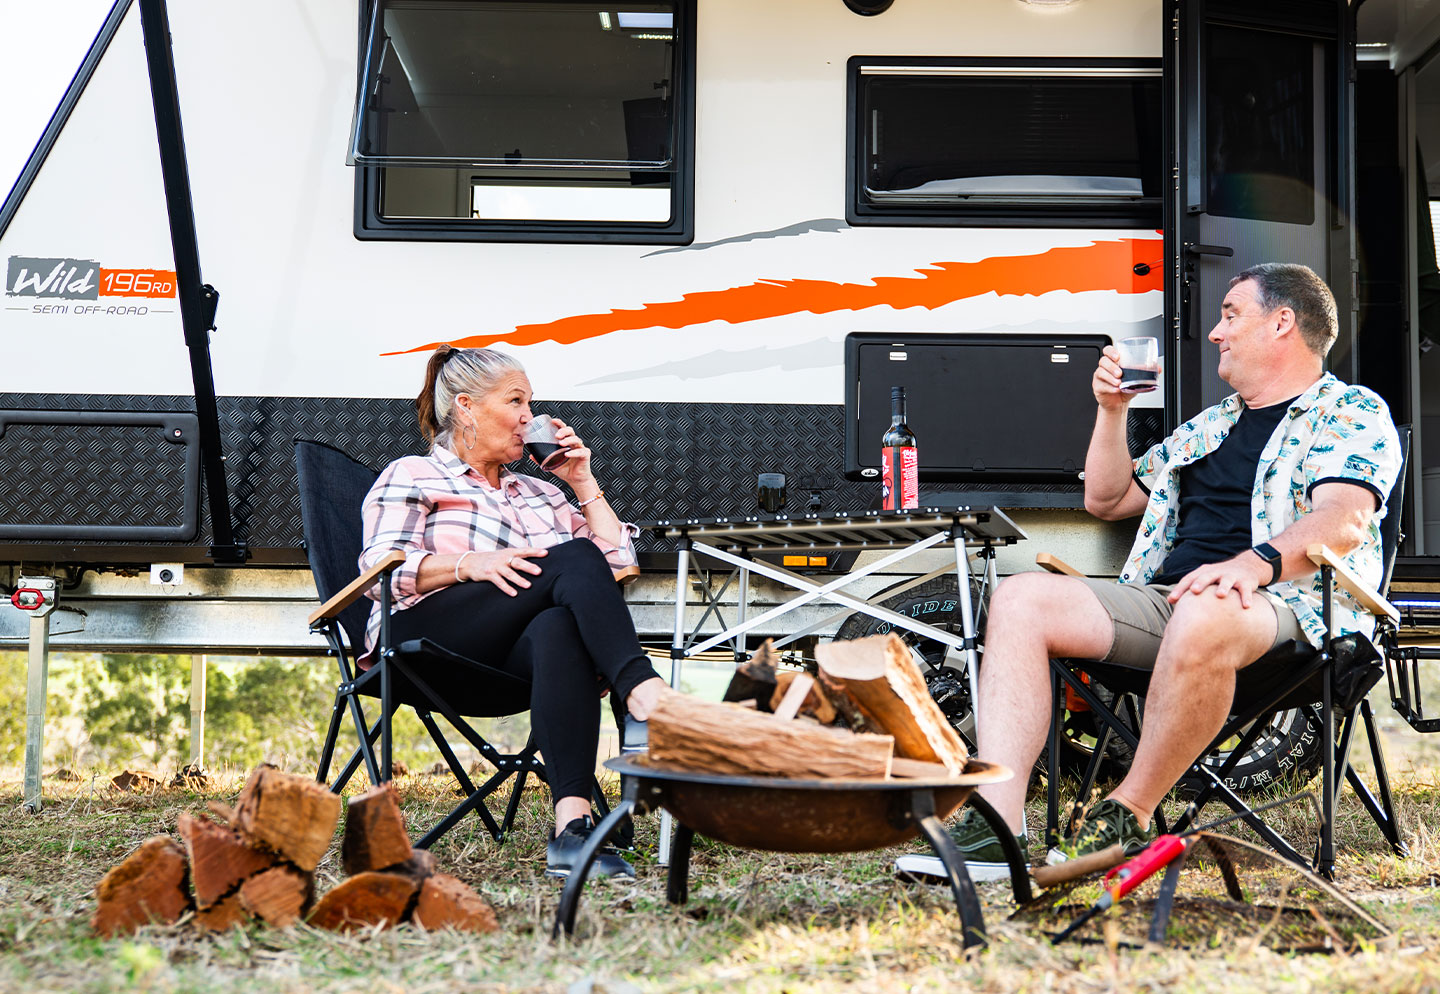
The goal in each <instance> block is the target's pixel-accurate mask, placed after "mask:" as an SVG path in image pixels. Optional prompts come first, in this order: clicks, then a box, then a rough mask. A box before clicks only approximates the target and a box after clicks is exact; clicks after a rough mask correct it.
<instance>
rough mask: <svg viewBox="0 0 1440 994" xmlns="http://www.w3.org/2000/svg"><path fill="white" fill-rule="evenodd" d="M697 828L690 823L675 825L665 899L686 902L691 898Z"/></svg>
mask: <svg viewBox="0 0 1440 994" xmlns="http://www.w3.org/2000/svg"><path fill="white" fill-rule="evenodd" d="M694 841H695V830H694V829H693V828H691V827H690V826H688V825H683V824H677V825H676V826H675V848H674V849H673V850H672V851H671V853H670V872H669V874H668V875H667V876H666V878H665V900H667V901H669V902H670V903H671V904H684V903H685V902H686V901H688V900H689V899H690V849H691V845H692V843H693V842H694Z"/></svg>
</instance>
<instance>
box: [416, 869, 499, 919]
mask: <svg viewBox="0 0 1440 994" xmlns="http://www.w3.org/2000/svg"><path fill="white" fill-rule="evenodd" d="M410 920H411V921H413V922H414V923H415V924H417V925H423V926H424V927H425V928H432V929H433V928H453V929H455V931H457V932H494V931H495V930H496V929H498V928H499V927H500V923H499V922H498V921H496V920H495V909H494V908H492V907H490V902H489V901H487V900H485V899H484V898H483V897H481V896H480V895H479V894H477V893H475V891H474V890H472V889H471V888H470V885H469V884H467V883H465V882H464V881H463V880H459V879H457V878H456V877H452V876H450V875H449V874H448V873H437V874H436V875H435V876H433V877H430V878H429V879H428V880H426V881H425V883H424V884H422V885H421V887H420V899H419V900H418V901H417V902H416V904H415V910H414V912H413V913H412V914H411V915H410Z"/></svg>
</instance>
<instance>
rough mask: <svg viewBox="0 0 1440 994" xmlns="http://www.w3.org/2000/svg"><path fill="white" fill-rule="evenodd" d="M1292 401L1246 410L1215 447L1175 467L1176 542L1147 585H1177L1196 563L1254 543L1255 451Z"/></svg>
mask: <svg viewBox="0 0 1440 994" xmlns="http://www.w3.org/2000/svg"><path fill="white" fill-rule="evenodd" d="M1294 400H1295V398H1293V397H1292V398H1290V400H1287V401H1285V402H1283V403H1280V404H1271V405H1270V406H1269V407H1247V408H1245V410H1243V411H1241V412H1240V420H1238V421H1236V422H1235V427H1233V428H1231V429H1230V434H1229V435H1227V436H1225V441H1223V442H1221V443H1220V447H1219V448H1217V449H1216V450H1215V451H1214V452H1211V453H1210V454H1209V455H1207V456H1205V457H1204V458H1202V459H1197V460H1196V461H1195V462H1193V463H1191V464H1190V465H1188V466H1186V467H1185V468H1183V469H1181V470H1180V524H1179V526H1178V527H1177V528H1176V531H1175V546H1174V548H1172V549H1171V550H1170V554H1169V555H1168V556H1166V557H1165V562H1164V563H1163V564H1162V565H1161V567H1160V571H1159V572H1158V573H1156V574H1155V578H1154V579H1153V580H1152V581H1151V582H1152V583H1177V582H1179V581H1180V580H1181V579H1182V578H1184V576H1185V574H1186V573H1189V572H1190V571H1191V570H1193V569H1195V568H1196V567H1199V566H1206V565H1209V564H1211V563H1219V562H1224V561H1225V560H1226V559H1230V558H1232V557H1234V556H1238V555H1239V554H1240V553H1242V552H1244V551H1245V550H1246V549H1248V548H1250V547H1251V546H1252V545H1254V544H1255V543H1254V541H1253V539H1252V538H1251V530H1250V525H1251V515H1250V497H1251V494H1252V493H1253V492H1254V489H1255V473H1256V470H1257V469H1258V467H1259V465H1260V453H1261V451H1263V450H1264V448H1265V443H1266V442H1268V441H1270V436H1271V435H1273V434H1275V428H1276V426H1277V425H1279V424H1280V419H1281V418H1283V417H1284V416H1285V412H1286V411H1288V410H1289V409H1290V405H1291V404H1292V403H1293V402H1294Z"/></svg>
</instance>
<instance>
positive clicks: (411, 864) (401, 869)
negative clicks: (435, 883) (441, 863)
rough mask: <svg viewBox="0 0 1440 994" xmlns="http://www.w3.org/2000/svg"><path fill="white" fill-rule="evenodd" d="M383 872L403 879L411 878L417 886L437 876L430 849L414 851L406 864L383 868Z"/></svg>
mask: <svg viewBox="0 0 1440 994" xmlns="http://www.w3.org/2000/svg"><path fill="white" fill-rule="evenodd" d="M381 872H383V873H395V874H399V875H400V876H402V877H409V878H410V879H411V880H414V881H415V882H416V883H417V884H418V883H422V882H424V881H425V879H426V878H427V877H433V876H434V875H435V857H434V856H432V855H431V854H430V850H428V849H412V850H411V851H410V858H409V859H407V860H405V862H403V863H396V864H395V865H393V866H386V867H382V868H381Z"/></svg>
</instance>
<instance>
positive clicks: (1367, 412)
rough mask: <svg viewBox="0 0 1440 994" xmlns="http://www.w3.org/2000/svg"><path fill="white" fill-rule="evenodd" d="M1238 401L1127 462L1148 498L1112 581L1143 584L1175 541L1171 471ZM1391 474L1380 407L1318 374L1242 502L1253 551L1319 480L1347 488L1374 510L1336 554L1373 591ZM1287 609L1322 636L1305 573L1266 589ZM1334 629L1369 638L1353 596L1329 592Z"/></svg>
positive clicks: (1204, 448) (1389, 428)
mask: <svg viewBox="0 0 1440 994" xmlns="http://www.w3.org/2000/svg"><path fill="white" fill-rule="evenodd" d="M1244 407H1245V405H1244V402H1243V401H1241V399H1240V395H1239V394H1231V395H1230V396H1229V397H1226V398H1225V399H1224V400H1222V401H1221V402H1220V403H1218V404H1216V405H1215V406H1214V407H1210V408H1207V409H1206V410H1204V411H1201V412H1200V413H1199V414H1198V415H1196V416H1195V417H1194V418H1192V419H1191V420H1189V421H1187V422H1185V423H1184V424H1182V425H1181V426H1180V427H1179V428H1177V429H1176V430H1175V431H1174V433H1173V434H1171V435H1170V437H1169V438H1166V439H1165V440H1164V441H1162V442H1160V443H1158V444H1156V445H1155V446H1153V447H1152V448H1151V449H1150V450H1149V451H1148V452H1146V453H1145V454H1144V455H1143V456H1141V457H1140V458H1139V459H1136V460H1135V479H1136V481H1137V482H1139V484H1140V485H1141V486H1142V487H1144V488H1145V489H1146V490H1147V491H1148V492H1149V494H1150V501H1149V503H1148V504H1147V505H1146V507H1145V513H1144V516H1143V517H1142V518H1141V521H1140V530H1139V532H1138V533H1137V534H1136V536H1135V544H1134V545H1133V546H1132V547H1131V549H1130V556H1129V558H1128V559H1126V561H1125V567H1124V569H1123V570H1121V572H1120V582H1121V583H1149V582H1150V580H1151V578H1152V577H1153V576H1154V575H1155V574H1156V573H1157V572H1158V571H1159V569H1160V566H1161V564H1162V563H1164V561H1165V557H1166V556H1167V555H1169V554H1170V550H1171V548H1172V547H1173V546H1174V544H1175V529H1176V526H1177V525H1178V524H1179V521H1180V470H1181V468H1182V467H1184V466H1187V465H1189V464H1190V463H1193V462H1195V461H1196V460H1198V459H1201V458H1203V457H1205V456H1206V455H1208V454H1209V453H1211V452H1214V451H1215V450H1216V449H1217V448H1219V447H1220V443H1221V442H1223V441H1225V438H1226V436H1228V435H1229V434H1230V429H1231V428H1232V427H1234V425H1235V422H1236V421H1238V420H1239V418H1240V413H1241V411H1243V410H1244ZM1399 473H1400V441H1399V437H1398V435H1397V434H1396V432H1395V425H1394V423H1393V422H1392V421H1391V420H1390V411H1389V408H1387V407H1386V406H1385V402H1384V401H1383V400H1381V399H1380V398H1379V397H1378V396H1377V395H1376V394H1375V393H1373V392H1372V391H1370V390H1367V389H1366V388H1364V387H1358V386H1349V385H1347V384H1345V383H1342V382H1340V381H1339V380H1338V379H1336V378H1335V377H1334V376H1333V375H1332V374H1330V373H1326V374H1325V375H1324V376H1322V377H1321V378H1320V379H1319V380H1317V381H1315V383H1314V384H1313V385H1311V387H1310V389H1308V390H1306V391H1305V392H1304V393H1303V394H1301V395H1300V396H1299V397H1297V398H1295V400H1293V401H1291V402H1290V409H1289V411H1288V412H1287V414H1286V416H1285V417H1283V418H1282V419H1281V420H1280V424H1279V426H1278V427H1277V428H1276V429H1275V433H1274V434H1273V435H1271V436H1270V440H1269V441H1268V442H1267V443H1265V448H1264V449H1263V450H1262V451H1261V453H1260V461H1259V463H1258V465H1257V466H1256V469H1255V487H1254V490H1253V492H1252V495H1251V498H1250V511H1251V532H1252V538H1253V541H1254V543H1255V544H1257V545H1258V544H1259V543H1261V542H1268V541H1270V540H1271V539H1273V538H1274V537H1275V536H1277V535H1279V534H1280V533H1281V532H1283V531H1284V530H1285V529H1286V528H1289V527H1290V526H1291V525H1292V524H1294V523H1295V521H1296V520H1297V519H1299V518H1301V517H1303V516H1304V515H1305V514H1307V513H1309V511H1310V510H1311V504H1310V495H1311V493H1312V492H1313V491H1314V489H1315V488H1316V487H1317V486H1319V485H1320V484H1322V483H1336V482H1343V483H1352V484H1357V485H1359V486H1362V487H1365V488H1366V489H1368V490H1370V491H1372V492H1373V493H1374V494H1375V496H1376V505H1377V508H1378V510H1377V511H1376V513H1375V514H1374V515H1373V516H1372V517H1371V519H1370V522H1369V524H1368V525H1367V526H1366V530H1365V538H1364V541H1362V542H1361V543H1360V545H1359V546H1357V547H1356V548H1355V549H1354V550H1352V551H1351V552H1350V553H1349V554H1348V555H1346V556H1345V557H1344V561H1345V564H1346V565H1347V566H1349V567H1350V569H1352V570H1353V571H1354V572H1355V574H1356V575H1357V576H1358V577H1359V578H1360V579H1361V580H1363V581H1364V582H1365V583H1367V584H1369V585H1371V586H1378V585H1379V583H1380V579H1381V574H1382V572H1383V570H1382V563H1381V552H1380V521H1381V519H1382V518H1384V517H1385V500H1386V498H1387V497H1388V496H1389V494H1390V489H1391V487H1393V486H1394V485H1395V481H1396V478H1397V477H1398V476H1399ZM1266 589H1267V590H1269V591H1270V592H1272V593H1274V594H1275V595H1277V596H1278V597H1280V598H1281V599H1282V600H1283V601H1284V602H1285V603H1286V604H1287V605H1289V607H1290V608H1291V609H1292V610H1293V611H1294V612H1295V617H1296V618H1297V619H1298V620H1299V622H1300V627H1301V628H1303V629H1304V631H1305V636H1306V638H1308V639H1309V640H1310V642H1311V643H1313V644H1314V645H1317V646H1318V645H1320V643H1321V642H1322V641H1323V640H1324V638H1325V625H1324V622H1323V621H1322V619H1321V614H1320V598H1321V592H1322V591H1321V582H1320V571H1319V570H1318V569H1317V570H1316V571H1315V572H1314V573H1313V574H1311V575H1310V576H1305V577H1298V578H1296V579H1294V580H1287V581H1284V582H1282V583H1276V584H1273V585H1271V586H1269V587H1267V588H1266ZM1333 608H1334V612H1335V622H1336V631H1337V632H1357V631H1358V632H1363V633H1365V634H1367V635H1368V634H1370V632H1371V631H1373V629H1374V619H1373V618H1372V617H1371V616H1370V614H1369V613H1368V612H1366V611H1365V610H1364V608H1362V607H1361V606H1360V604H1359V602H1358V601H1356V600H1355V599H1354V598H1353V597H1351V596H1350V595H1349V594H1348V593H1346V592H1345V591H1343V590H1339V589H1337V590H1336V591H1335V599H1334V601H1333Z"/></svg>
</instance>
